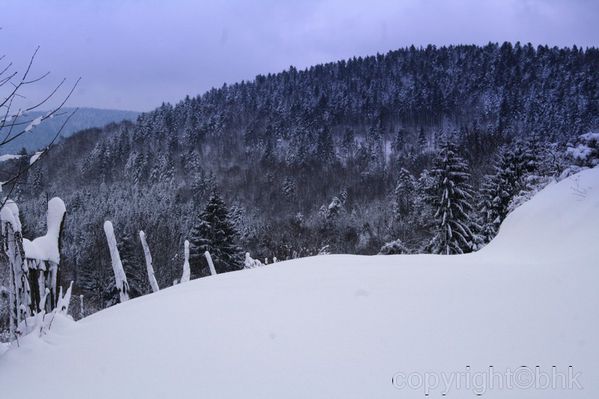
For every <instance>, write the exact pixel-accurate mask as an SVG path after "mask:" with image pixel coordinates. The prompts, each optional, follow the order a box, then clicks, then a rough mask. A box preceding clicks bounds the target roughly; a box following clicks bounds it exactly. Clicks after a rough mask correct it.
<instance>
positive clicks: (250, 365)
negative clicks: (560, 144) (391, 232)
mask: <svg viewBox="0 0 599 399" xmlns="http://www.w3.org/2000/svg"><path fill="white" fill-rule="evenodd" d="M597 220H599V169H593V170H586V171H583V172H581V173H579V174H578V175H575V176H572V177H571V178H568V179H566V180H564V181H562V182H560V183H557V184H554V185H552V186H550V187H548V188H546V189H545V190H543V191H542V192H540V193H539V194H538V195H536V196H535V197H534V198H533V199H532V200H531V201H530V202H528V203H527V204H525V205H524V206H522V207H521V208H519V209H518V210H516V211H515V212H513V213H512V214H511V215H510V216H509V217H508V219H507V220H506V221H505V223H504V225H503V226H502V228H501V231H500V233H499V236H498V237H497V239H496V240H495V241H494V242H493V243H491V244H490V245H489V246H488V247H487V248H485V249H484V250H482V251H480V252H478V253H475V254H469V255H455V256H440V255H396V256H371V257H366V256H349V255H326V256H316V257H311V258H304V259H298V260H293V261H287V262H279V263H277V264H276V265H273V266H271V267H264V268H256V269H253V270H244V271H240V272H235V273H228V274H224V275H219V276H213V277H206V278H202V279H198V280H194V281H191V282H189V283H186V284H180V285H177V286H175V287H172V288H168V289H164V290H161V291H159V292H157V293H155V294H152V295H148V296H145V297H142V298H137V299H134V300H131V301H128V302H125V303H123V304H120V305H117V306H115V307H112V308H110V309H107V310H105V311H102V312H99V313H96V314H94V315H92V316H90V317H88V318H86V319H84V320H82V321H80V322H78V323H71V324H68V323H64V324H59V326H60V328H59V329H58V330H56V331H51V332H50V334H48V335H46V336H44V337H43V338H41V339H35V340H34V339H31V340H30V341H29V342H24V343H23V344H22V346H21V348H18V349H12V350H9V351H8V352H6V353H5V354H4V355H2V357H0V387H2V397H6V398H19V399H30V398H31V399H34V398H35V399H37V398H40V397H43V398H56V399H58V398H61V399H62V398H65V399H66V398H73V399H75V398H81V397H85V398H98V399H99V398H115V399H119V398H144V399H149V398H198V397H206V398H236V399H237V398H298V399H299V398H302V399H305V398H311V399H314V398H377V399H378V398H400V397H415V398H416V397H425V393H426V391H425V390H424V389H425V388H424V386H423V384H424V383H423V381H422V378H424V376H425V375H427V374H425V373H428V375H429V376H430V375H436V376H440V375H449V376H450V377H451V376H452V375H453V377H454V378H462V377H456V376H457V375H462V376H463V375H466V373H468V372H471V373H483V372H485V371H486V372H489V371H488V370H489V366H493V368H492V369H493V372H494V373H495V374H494V375H498V376H499V377H497V378H495V380H493V381H494V384H495V385H493V387H491V386H489V384H487V385H482V384H481V379H480V378H478V379H477V380H476V381H478V382H473V381H471V382H470V384H469V385H467V386H466V382H465V381H464V380H463V379H461V380H460V381H461V386H460V388H457V387H456V384H455V380H454V383H452V384H451V385H449V386H448V387H446V388H445V389H443V386H442V384H443V382H439V381H437V382H438V384H437V385H436V386H431V385H433V384H432V383H433V382H434V381H432V380H429V397H441V394H442V393H444V392H445V393H446V397H457V398H459V397H471V396H472V397H475V396H476V394H477V393H481V389H482V388H486V389H484V391H483V392H482V393H483V397H485V398H544V399H546V398H560V399H562V398H566V397H572V398H574V397H575V398H593V399H594V398H597V397H599V385H598V384H597V381H599V367H598V366H599V341H598V340H599V338H598V336H597V331H598V330H599V313H598V312H597V307H598V306H599V290H598V289H597V287H598V286H599V267H598V266H599V264H598V263H597V259H599V246H598V245H597V242H598V240H597V239H598V238H599V236H598V234H599V224H598V223H597ZM522 366H526V367H527V369H528V370H530V372H531V373H535V372H536V371H537V370H538V371H539V372H541V373H549V374H550V373H552V371H556V372H557V373H561V374H567V373H568V371H569V370H572V374H573V376H574V377H575V378H574V385H569V386H568V387H570V388H572V390H570V389H569V388H568V387H565V388H564V387H563V386H557V387H556V388H545V389H540V388H539V389H536V388H535V387H534V386H530V385H522V384H523V383H526V381H527V380H526V378H525V377H526V376H528V377H530V375H532V374H527V375H524V377H523V374H522V373H520V374H517V375H519V376H520V377H518V378H519V379H518V380H515V378H516V377H514V376H513V373H514V370H522ZM553 366H555V368H554V367H553ZM570 366H572V367H571V368H570ZM508 370H510V371H508ZM509 372H511V373H512V377H511V379H510V377H508V375H509ZM443 373H445V374H443ZM452 373H453V374H452ZM455 373H461V374H455ZM577 373H581V374H580V375H578V374H577ZM402 374H403V375H415V376H416V377H418V376H420V378H421V379H420V380H419V379H418V378H416V377H415V378H414V379H413V380H412V385H413V388H412V387H406V386H403V387H401V386H398V385H399V384H397V381H398V377H400V376H401V375H402ZM561 374H560V375H561ZM31 376H35V377H34V378H33V379H32V378H31ZM439 378H441V377H439ZM502 378H503V379H502ZM499 379H501V381H503V384H504V385H503V387H502V388H501V387H499V386H498V384H499V383H498V381H499ZM419 381H420V384H418V382H419ZM506 381H507V382H509V383H510V384H511V385H512V386H511V388H508V386H507V385H505V384H506ZM560 381H561V380H560ZM576 384H578V385H576ZM439 385H441V386H439ZM399 388H401V389H399ZM476 388H478V390H476ZM579 388H583V389H579Z"/></svg>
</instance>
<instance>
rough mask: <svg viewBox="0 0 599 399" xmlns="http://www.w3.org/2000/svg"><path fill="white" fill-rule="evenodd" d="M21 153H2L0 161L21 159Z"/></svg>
mask: <svg viewBox="0 0 599 399" xmlns="http://www.w3.org/2000/svg"><path fill="white" fill-rule="evenodd" d="M19 158H21V155H14V154H4V155H0V162H5V161H10V160H11V159H19Z"/></svg>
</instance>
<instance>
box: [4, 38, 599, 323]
mask: <svg viewBox="0 0 599 399" xmlns="http://www.w3.org/2000/svg"><path fill="white" fill-rule="evenodd" d="M190 90H192V88H190ZM597 128H599V50H597V49H595V48H587V49H581V48H577V47H572V48H549V47H546V46H539V47H533V46H531V45H522V44H519V43H516V44H510V43H504V44H501V45H499V44H488V45H486V46H483V47H479V46H451V47H435V46H428V47H426V48H414V47H410V48H404V49H400V50H397V51H392V52H389V53H387V54H384V55H382V54H379V55H376V56H372V57H365V58H352V59H349V60H344V61H339V62H334V63H328V64H323V65H317V66H313V67H311V68H308V69H306V70H302V71H300V70H297V69H296V68H293V67H290V68H289V69H288V70H286V71H283V72H280V73H277V74H269V75H260V76H257V77H256V79H255V80H253V81H248V82H241V83H236V84H232V85H224V86H222V87H221V88H218V89H216V88H215V89H212V90H210V91H208V92H206V93H204V94H202V95H199V96H197V97H187V98H185V99H183V100H182V101H181V102H179V103H177V104H175V105H171V104H164V105H162V106H161V107H159V108H157V109H156V110H154V111H152V112H148V113H145V114H141V115H140V116H139V117H138V119H137V121H136V122H135V123H132V122H123V123H120V124H111V125H107V126H105V127H104V128H97V129H89V130H85V131H82V132H80V133H78V134H76V135H74V136H72V137H69V138H67V139H64V140H62V141H61V142H60V143H58V144H57V145H56V146H54V147H53V148H52V149H51V151H49V152H48V153H47V155H46V156H45V157H44V162H40V163H38V164H35V165H34V167H33V168H31V169H30V170H28V172H27V173H26V175H24V176H23V177H22V179H21V184H19V185H18V187H17V189H16V192H15V194H13V197H15V200H16V201H17V202H18V203H19V204H20V207H21V209H22V215H23V217H22V218H23V222H24V223H23V224H24V228H23V235H24V236H25V237H33V236H35V235H38V234H39V233H40V232H42V231H43V230H44V223H45V222H44V214H43V210H45V209H46V203H47V201H48V199H49V198H52V197H53V196H57V195H58V196H60V197H61V198H63V200H64V202H65V203H66V207H67V216H66V222H65V233H64V236H63V238H62V250H63V254H64V256H63V259H64V264H63V265H61V268H62V275H61V278H62V279H63V280H64V282H67V281H71V280H73V281H74V289H75V291H76V292H77V293H82V294H84V295H85V297H86V298H88V301H89V302H88V303H89V309H90V310H89V311H93V310H96V309H100V308H103V307H105V306H109V305H110V304H113V303H115V302H116V301H117V300H118V294H117V295H115V292H114V282H113V281H112V271H111V268H110V257H109V254H108V248H107V246H106V240H105V237H104V233H103V231H102V223H103V221H104V220H106V219H110V220H112V221H113V222H114V224H115V231H116V234H117V236H118V239H119V243H120V245H123V248H122V249H121V253H122V257H123V258H124V259H123V264H124V267H125V271H126V272H127V274H128V276H130V278H129V281H130V283H131V284H132V285H133V287H132V292H133V293H135V294H137V295H139V294H142V293H144V292H148V291H149V287H148V286H147V284H144V283H142V281H145V280H144V279H143V278H141V277H140V278H135V276H136V275H138V276H139V275H141V276H143V274H144V261H143V252H142V248H141V245H140V243H139V239H138V237H139V236H138V232H139V230H144V231H145V232H146V235H147V239H148V243H149V245H150V247H151V249H152V254H153V257H154V264H155V266H154V267H155V269H156V274H157V278H158V280H159V283H160V284H161V286H162V285H165V286H166V285H169V284H172V281H173V280H176V279H177V278H178V277H179V276H180V275H181V265H182V264H183V242H184V240H186V239H188V240H190V243H191V261H192V264H191V268H192V270H191V272H192V276H196V277H197V276H201V275H204V274H205V273H206V267H207V266H206V265H205V264H204V262H205V260H204V259H203V258H202V256H201V253H200V251H203V250H205V249H208V248H209V249H213V250H214V251H216V252H218V253H219V256H218V258H217V259H215V266H216V268H217V269H218V270H219V271H230V270H235V269H238V268H242V267H243V255H244V253H245V252H249V253H250V254H251V256H252V257H253V258H257V259H260V260H262V261H264V260H265V259H266V258H267V259H268V261H270V262H272V260H273V258H275V257H276V258H277V259H280V260H282V259H290V258H294V257H300V256H308V255H314V254H318V253H356V254H377V253H379V252H381V253H384V254H392V253H423V252H428V253H430V252H433V253H444V254H445V253H449V254H451V253H462V252H470V251H474V250H477V249H479V248H480V247H482V246H483V245H485V244H486V243H487V242H488V241H489V240H490V239H491V238H492V237H493V236H494V235H495V234H496V230H497V227H498V226H499V224H500V222H501V220H503V218H505V216H506V215H507V213H508V212H509V211H510V209H513V207H514V206H516V205H517V204H518V203H519V202H521V201H522V200H524V199H526V198H527V197H528V196H529V195H530V193H532V192H534V191H535V190H537V189H538V188H539V187H542V186H543V185H544V184H546V183H547V182H548V181H550V180H551V179H552V178H553V177H556V176H559V175H560V174H561V173H562V172H563V171H564V169H565V168H567V167H568V166H569V165H570V164H571V163H572V160H569V159H568V158H567V147H568V146H572V145H576V143H577V140H579V139H578V137H579V136H580V135H581V134H584V133H587V132H589V131H593V129H597ZM593 145H596V142H594V144H593ZM23 162H25V163H26V162H28V160H26V158H22V159H19V160H12V161H9V162H5V163H4V165H3V167H4V168H12V167H18V166H19V163H23ZM440 198H442V200H440ZM215 224H216V225H219V226H223V227H222V229H219V234H222V235H224V236H225V238H224V239H220V238H219V239H218V240H214V242H212V241H210V240H211V238H210V234H207V233H206V234H202V232H203V231H204V232H205V231H206V230H207V227H206V226H207V225H208V226H211V225H215ZM208 230H209V228H208ZM221 238H222V237H221ZM217 241H218V242H217ZM219 242H220V243H222V242H225V243H226V245H223V246H222V248H218V250H217V248H216V247H215V246H217V245H218V243H219ZM136 281H138V282H136ZM63 285H67V284H66V283H63Z"/></svg>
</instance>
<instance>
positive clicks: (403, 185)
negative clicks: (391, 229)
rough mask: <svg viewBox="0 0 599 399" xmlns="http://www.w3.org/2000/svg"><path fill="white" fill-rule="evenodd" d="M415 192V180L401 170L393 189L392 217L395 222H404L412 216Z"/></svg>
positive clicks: (407, 172) (408, 173) (406, 171)
mask: <svg viewBox="0 0 599 399" xmlns="http://www.w3.org/2000/svg"><path fill="white" fill-rule="evenodd" d="M415 190H416V180H415V179H414V176H412V174H411V173H410V172H409V171H408V170H406V169H404V168H401V169H400V171H399V176H398V178H397V186H396V187H395V193H394V194H395V203H394V210H393V211H394V212H393V213H394V216H395V220H396V221H398V222H400V221H403V222H405V221H406V220H407V219H408V218H409V216H410V215H411V214H412V211H413V208H414V195H415Z"/></svg>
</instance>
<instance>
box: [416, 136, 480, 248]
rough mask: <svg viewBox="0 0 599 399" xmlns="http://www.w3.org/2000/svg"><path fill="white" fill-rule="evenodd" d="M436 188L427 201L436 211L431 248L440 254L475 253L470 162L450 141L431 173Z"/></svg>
mask: <svg viewBox="0 0 599 399" xmlns="http://www.w3.org/2000/svg"><path fill="white" fill-rule="evenodd" d="M431 177H432V185H431V186H430V187H429V188H428V190H427V194H428V195H427V199H428V202H429V203H430V205H431V206H432V207H433V209H434V212H435V213H434V216H433V218H434V221H435V224H434V226H433V229H434V234H435V235H434V237H433V239H432V240H431V242H430V244H429V246H428V249H429V250H430V251H431V252H432V253H437V254H447V255H449V254H461V253H466V252H470V251H472V248H473V242H474V234H473V232H472V229H471V227H472V225H473V222H472V220H471V219H470V215H469V212H470V211H471V210H472V205H471V202H472V200H473V196H472V187H471V186H470V184H469V183H468V181H469V179H470V173H469V172H468V165H467V163H466V161H465V160H464V159H463V158H461V157H460V156H459V155H458V154H457V150H456V146H455V145H454V144H453V143H451V142H450V141H445V142H444V143H442V144H441V147H440V153H439V155H438V156H437V158H436V159H435V161H434V165H433V168H432V170H431Z"/></svg>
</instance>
